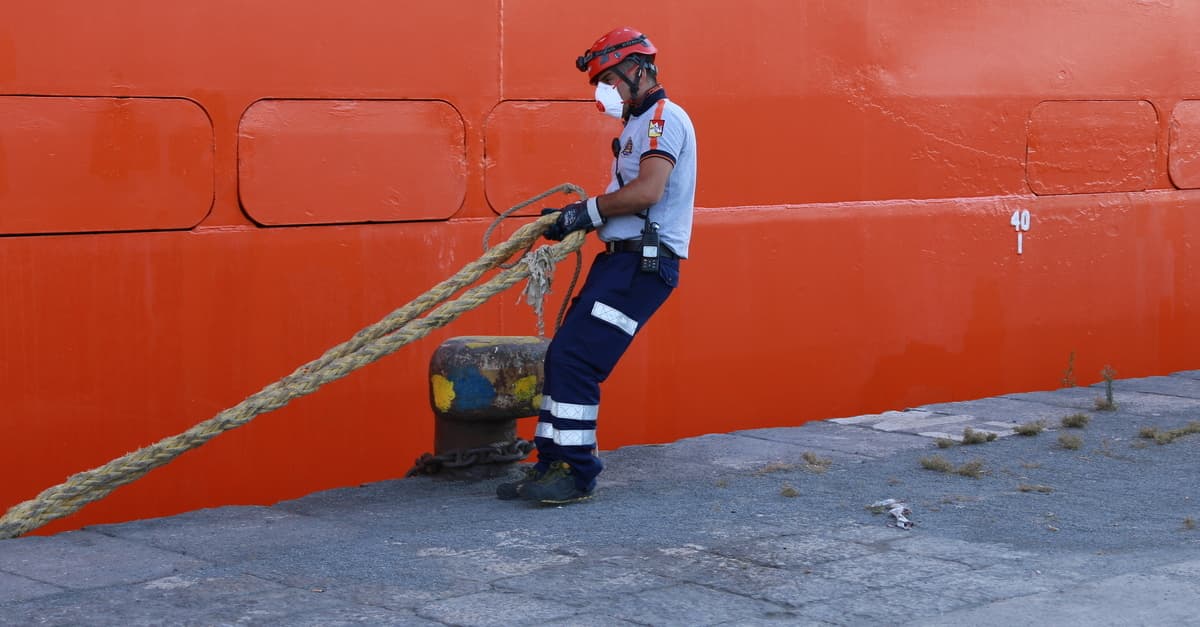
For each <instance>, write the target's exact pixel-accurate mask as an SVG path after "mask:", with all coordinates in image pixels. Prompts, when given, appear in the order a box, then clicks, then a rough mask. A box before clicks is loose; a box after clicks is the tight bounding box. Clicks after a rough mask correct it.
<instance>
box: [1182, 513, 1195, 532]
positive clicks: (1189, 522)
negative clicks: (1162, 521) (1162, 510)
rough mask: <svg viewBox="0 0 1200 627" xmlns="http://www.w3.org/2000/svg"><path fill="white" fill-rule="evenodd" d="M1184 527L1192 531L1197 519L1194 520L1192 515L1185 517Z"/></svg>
mask: <svg viewBox="0 0 1200 627" xmlns="http://www.w3.org/2000/svg"><path fill="white" fill-rule="evenodd" d="M1183 528H1184V529H1187V530H1188V531H1191V530H1193V529H1195V528H1196V521H1195V520H1192V517H1191V516H1188V517H1187V518H1184V519H1183Z"/></svg>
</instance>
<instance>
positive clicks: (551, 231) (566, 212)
mask: <svg viewBox="0 0 1200 627" xmlns="http://www.w3.org/2000/svg"><path fill="white" fill-rule="evenodd" d="M589 205H590V206H589ZM595 207H596V199H595V198H589V199H587V200H581V201H579V202H573V203H571V204H569V205H567V206H566V207H563V208H562V209H552V208H549V207H547V208H546V209H542V215H547V214H550V213H554V212H555V211H558V212H560V213H559V214H558V221H556V222H555V223H554V224H551V225H550V226H549V227H547V228H546V232H545V233H543V235H544V236H545V237H546V239H549V240H554V241H556V242H561V241H562V240H563V238H565V237H566V236H567V235H570V234H571V233H574V232H575V231H580V230H587V231H590V230H592V229H594V228H596V227H598V226H600V225H601V224H604V219H603V218H601V217H600V211H599V210H597V209H596V208H595Z"/></svg>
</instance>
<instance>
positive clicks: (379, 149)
mask: <svg viewBox="0 0 1200 627" xmlns="http://www.w3.org/2000/svg"><path fill="white" fill-rule="evenodd" d="M465 134H466V130H465V128H464V125H463V120H462V117H461V116H459V114H458V112H457V111H456V110H455V109H454V107H452V106H450V105H449V104H447V103H445V102H438V101H419V100H412V101H409V100H386V101H383V100H261V101H259V102H256V103H254V104H253V105H252V106H251V107H250V108H249V109H248V110H247V111H246V113H245V115H244V116H243V117H242V121H241V125H240V128H239V131H238V189H239V194H240V196H241V200H242V204H243V206H244V208H245V210H246V213H248V214H249V215H250V217H251V218H253V219H254V220H256V221H258V222H259V223H262V224H268V225H282V224H336V223H347V222H393V221H404V220H432V219H445V218H449V217H450V216H452V215H454V213H455V212H456V211H458V209H459V207H460V206H461V205H462V203H463V198H464V197H465V194H466V181H467V169H466V152H465V151H466V147H465Z"/></svg>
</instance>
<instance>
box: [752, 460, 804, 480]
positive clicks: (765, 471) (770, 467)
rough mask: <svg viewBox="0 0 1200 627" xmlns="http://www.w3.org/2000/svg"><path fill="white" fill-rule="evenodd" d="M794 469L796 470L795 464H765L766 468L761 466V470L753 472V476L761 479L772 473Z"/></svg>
mask: <svg viewBox="0 0 1200 627" xmlns="http://www.w3.org/2000/svg"><path fill="white" fill-rule="evenodd" d="M795 469H796V464H785V463H783V462H771V463H769V464H767V465H766V466H763V467H762V468H759V469H758V470H756V471H754V474H756V475H758V476H760V477H761V476H763V475H769V474H771V473H773V472H787V471H789V470H795Z"/></svg>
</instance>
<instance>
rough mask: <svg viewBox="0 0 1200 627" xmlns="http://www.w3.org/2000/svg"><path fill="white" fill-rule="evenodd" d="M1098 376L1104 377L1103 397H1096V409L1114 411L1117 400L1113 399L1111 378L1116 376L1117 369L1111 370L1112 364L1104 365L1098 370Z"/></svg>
mask: <svg viewBox="0 0 1200 627" xmlns="http://www.w3.org/2000/svg"><path fill="white" fill-rule="evenodd" d="M1100 376H1101V377H1103V378H1104V398H1098V399H1096V409H1099V410H1100V411H1116V409H1117V402H1116V401H1115V400H1113V379H1114V378H1115V377H1116V376H1117V371H1116V370H1113V368H1112V366H1105V367H1104V369H1103V370H1101V371H1100Z"/></svg>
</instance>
